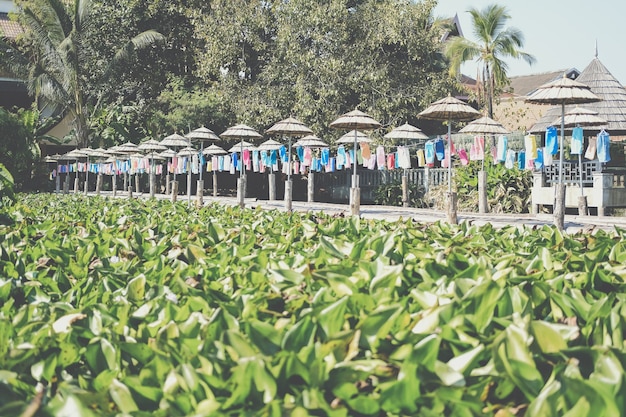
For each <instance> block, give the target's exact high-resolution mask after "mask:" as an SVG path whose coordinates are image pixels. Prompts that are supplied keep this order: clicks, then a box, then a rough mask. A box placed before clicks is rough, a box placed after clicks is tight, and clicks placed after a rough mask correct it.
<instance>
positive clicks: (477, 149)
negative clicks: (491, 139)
mask: <svg viewBox="0 0 626 417" xmlns="http://www.w3.org/2000/svg"><path fill="white" fill-rule="evenodd" d="M470 157H471V151H470ZM474 158H475V159H472V160H473V161H482V160H483V159H485V138H484V137H483V136H474Z"/></svg>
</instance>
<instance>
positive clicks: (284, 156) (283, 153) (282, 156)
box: [278, 145, 289, 163]
mask: <svg viewBox="0 0 626 417" xmlns="http://www.w3.org/2000/svg"><path fill="white" fill-rule="evenodd" d="M278 153H279V154H280V160H281V161H282V162H283V163H287V162H289V158H287V148H285V146H284V145H283V146H281V147H280V148H278Z"/></svg>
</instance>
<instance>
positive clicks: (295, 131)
mask: <svg viewBox="0 0 626 417" xmlns="http://www.w3.org/2000/svg"><path fill="white" fill-rule="evenodd" d="M266 133H267V134H268V135H278V134H280V135H283V136H287V137H288V138H289V146H288V148H287V166H288V169H287V182H285V210H287V211H291V197H292V181H291V138H292V137H294V136H306V135H312V134H313V131H312V130H311V129H309V128H308V127H306V126H305V125H304V123H302V122H301V121H299V120H298V119H296V118H294V117H288V118H286V119H284V120H281V121H280V122H277V123H276V124H274V125H273V126H272V127H270V128H269V129H267V131H266Z"/></svg>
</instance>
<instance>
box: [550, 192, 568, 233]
mask: <svg viewBox="0 0 626 417" xmlns="http://www.w3.org/2000/svg"><path fill="white" fill-rule="evenodd" d="M565 192H566V186H565V184H563V183H560V184H557V185H556V196H555V200H556V201H555V202H554V213H553V214H554V225H555V226H556V228H557V229H559V230H561V231H562V230H563V229H564V228H565Z"/></svg>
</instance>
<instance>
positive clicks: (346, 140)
mask: <svg viewBox="0 0 626 417" xmlns="http://www.w3.org/2000/svg"><path fill="white" fill-rule="evenodd" d="M355 137H356V141H357V142H358V143H372V142H373V141H372V139H371V138H370V137H369V136H367V135H366V134H365V133H363V132H360V131H358V130H356V129H355V130H351V131H349V132H348V133H346V134H345V135H343V136H341V137H340V138H339V139H337V141H336V142H335V143H341V144H352V143H353V142H354V138H355Z"/></svg>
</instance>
